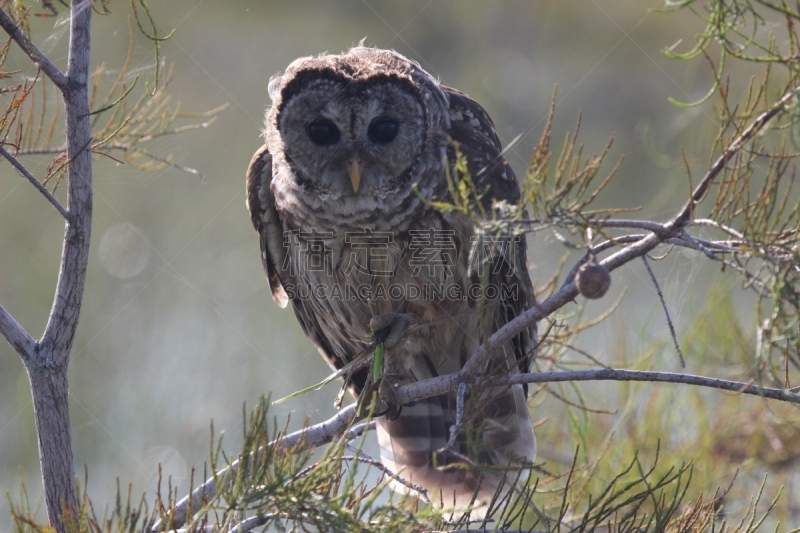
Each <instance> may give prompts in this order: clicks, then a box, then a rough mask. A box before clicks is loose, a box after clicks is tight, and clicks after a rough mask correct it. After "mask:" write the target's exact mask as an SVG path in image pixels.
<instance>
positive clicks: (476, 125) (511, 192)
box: [443, 87, 536, 392]
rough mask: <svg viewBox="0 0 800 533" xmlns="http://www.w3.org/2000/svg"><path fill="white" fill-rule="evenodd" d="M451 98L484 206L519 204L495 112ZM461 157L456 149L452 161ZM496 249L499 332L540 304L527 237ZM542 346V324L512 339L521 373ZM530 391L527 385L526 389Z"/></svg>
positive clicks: (452, 94) (492, 275)
mask: <svg viewBox="0 0 800 533" xmlns="http://www.w3.org/2000/svg"><path fill="white" fill-rule="evenodd" d="M443 89H444V91H445V92H446V93H447V95H448V97H449V99H450V109H449V113H450V131H449V132H448V133H449V135H450V138H451V139H452V140H453V141H454V143H455V144H456V145H457V147H458V150H459V151H460V152H461V154H462V155H463V157H464V158H465V159H466V161H467V168H468V170H469V173H470V177H471V178H472V180H473V182H474V184H475V186H476V188H477V190H478V191H480V192H482V193H484V194H483V196H482V197H481V203H482V204H483V207H484V209H485V210H486V212H487V213H491V212H492V205H493V201H505V202H507V203H508V204H511V205H516V204H518V203H519V200H520V189H519V184H518V183H517V178H516V176H515V175H514V171H513V170H512V169H511V166H510V165H509V164H508V162H507V161H506V159H505V157H503V153H502V146H501V144H500V139H499V138H498V137H497V132H496V131H495V128H494V123H493V122H492V119H491V118H489V114H488V113H486V111H485V110H484V109H483V107H481V105H480V104H478V103H477V102H476V101H475V100H473V99H471V98H470V97H469V96H467V95H466V94H464V93H462V92H460V91H458V90H456V89H452V88H450V87H443ZM454 156H455V153H454V152H452V151H451V155H450V157H454ZM489 237H491V238H499V242H495V243H494V244H495V245H494V246H491V247H489V249H490V253H491V254H492V257H489V258H486V259H488V261H487V263H488V264H487V265H485V266H486V268H488V269H489V283H490V284H492V285H494V286H496V287H507V288H508V289H510V290H508V291H505V292H504V291H500V296H501V302H500V305H499V306H498V308H497V310H496V311H495V312H494V316H493V322H494V323H493V324H492V331H496V330H497V329H499V328H500V327H502V326H503V325H505V324H506V323H508V322H510V321H511V320H513V319H514V318H515V317H516V316H517V315H519V314H521V313H522V312H523V311H525V310H527V309H529V308H530V307H532V306H533V305H535V304H536V298H535V295H534V290H533V284H532V283H531V279H530V276H529V275H528V266H527V246H526V244H525V235H524V234H521V235H512V234H511V233H510V232H506V233H502V234H500V235H499V236H498V235H494V236H489ZM535 345H536V326H535V325H534V326H531V327H530V328H528V329H527V330H526V331H523V332H522V333H520V334H519V335H517V336H516V337H514V339H513V340H512V343H511V347H512V349H513V352H514V357H515V359H516V362H517V365H518V367H519V369H520V372H528V370H529V367H530V365H531V364H532V363H533V357H534V352H535ZM526 392H527V386H526Z"/></svg>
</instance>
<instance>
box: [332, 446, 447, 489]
mask: <svg viewBox="0 0 800 533" xmlns="http://www.w3.org/2000/svg"><path fill="white" fill-rule="evenodd" d="M345 447H346V448H347V449H348V450H350V451H351V452H353V453H355V454H356V455H355V456H353V457H347V456H345V457H343V458H342V459H346V460H353V461H359V462H361V463H366V464H368V465H371V466H374V467H375V468H377V469H378V470H380V471H381V472H383V473H384V474H386V475H387V476H389V477H390V478H392V479H393V480H395V481H397V482H398V483H400V484H401V485H403V486H404V487H407V488H409V489H411V490H413V491H414V492H416V493H418V494H420V495H421V496H422V499H423V500H425V502H426V503H428V504H430V503H431V500H430V498H428V489H425V488H423V487H420V486H419V485H417V484H415V483H412V482H411V481H409V480H407V479H405V478H402V477H400V476H399V475H397V474H396V473H395V472H393V471H392V470H390V469H389V468H387V467H386V465H384V464H383V463H381V462H380V461H378V460H377V459H373V458H372V457H370V456H369V455H367V454H366V453H364V452H362V451H361V450H359V449H357V448H356V447H355V446H353V445H352V444H345Z"/></svg>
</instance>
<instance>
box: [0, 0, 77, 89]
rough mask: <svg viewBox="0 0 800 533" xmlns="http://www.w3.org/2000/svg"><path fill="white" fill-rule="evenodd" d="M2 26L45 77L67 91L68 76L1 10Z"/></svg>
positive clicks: (0, 24) (0, 23)
mask: <svg viewBox="0 0 800 533" xmlns="http://www.w3.org/2000/svg"><path fill="white" fill-rule="evenodd" d="M0 26H1V27H2V28H3V29H4V30H5V32H6V33H7V34H8V35H9V37H11V38H12V39H14V42H16V43H17V44H18V45H19V47H20V48H21V49H22V51H23V52H25V53H26V54H28V57H30V58H31V61H33V62H34V64H35V65H36V66H37V67H38V68H39V70H41V71H42V72H44V74H45V76H47V77H48V78H50V81H52V82H53V83H54V84H55V85H56V87H58V88H59V89H61V90H62V91H63V90H66V89H67V85H68V80H67V76H65V75H64V73H63V72H61V71H60V70H59V69H58V67H57V66H55V65H54V64H53V63H52V62H51V61H50V60H49V59H48V58H47V56H46V55H44V54H43V53H42V51H41V50H39V49H38V48H37V47H36V45H35V44H33V43H32V42H31V41H30V39H28V37H27V36H26V35H25V33H24V32H23V31H22V29H20V27H19V26H17V24H16V23H15V22H14V19H12V18H11V17H10V16H9V14H8V13H6V12H5V11H3V10H2V9H0Z"/></svg>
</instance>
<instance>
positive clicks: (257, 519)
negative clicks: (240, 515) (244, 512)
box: [228, 513, 278, 533]
mask: <svg viewBox="0 0 800 533" xmlns="http://www.w3.org/2000/svg"><path fill="white" fill-rule="evenodd" d="M276 516H278V515H277V514H274V513H270V514H257V515H255V516H251V517H250V518H246V519H244V520H242V521H241V522H239V523H238V524H236V526H235V527H234V528H233V529H231V530H230V531H228V533H247V532H248V531H252V530H253V529H255V528H257V527H260V526H263V525H264V524H266V523H267V522H269V521H270V520H272V519H273V518H275V517H276Z"/></svg>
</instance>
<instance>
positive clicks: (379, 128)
mask: <svg viewBox="0 0 800 533" xmlns="http://www.w3.org/2000/svg"><path fill="white" fill-rule="evenodd" d="M398 129H399V127H398V124H397V121H396V120H392V119H390V118H381V119H378V120H376V121H375V122H373V123H372V124H370V125H369V131H367V135H369V140H370V141H372V142H374V143H378V144H386V143H390V142H392V141H393V140H394V138H395V137H397V130H398Z"/></svg>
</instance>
